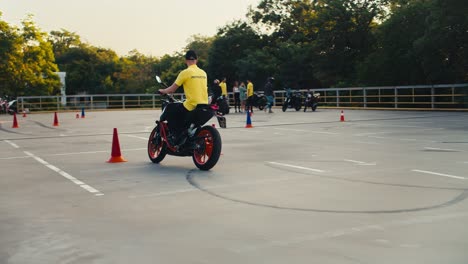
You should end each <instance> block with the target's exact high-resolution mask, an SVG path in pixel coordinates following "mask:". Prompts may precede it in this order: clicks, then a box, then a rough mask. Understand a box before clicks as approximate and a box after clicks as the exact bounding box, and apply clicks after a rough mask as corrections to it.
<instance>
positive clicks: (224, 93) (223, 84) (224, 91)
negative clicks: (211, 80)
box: [219, 82, 227, 96]
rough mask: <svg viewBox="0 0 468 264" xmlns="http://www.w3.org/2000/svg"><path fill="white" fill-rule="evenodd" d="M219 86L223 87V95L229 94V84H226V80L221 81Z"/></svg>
mask: <svg viewBox="0 0 468 264" xmlns="http://www.w3.org/2000/svg"><path fill="white" fill-rule="evenodd" d="M219 86H220V87H221V95H224V96H227V86H226V83H225V82H221V83H220V84H219Z"/></svg>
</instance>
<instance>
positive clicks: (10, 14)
mask: <svg viewBox="0 0 468 264" xmlns="http://www.w3.org/2000/svg"><path fill="white" fill-rule="evenodd" d="M259 2H260V0H198V1H190V0H166V1H163V0H0V11H1V12H2V13H3V15H2V17H1V19H2V20H4V21H6V22H7V23H9V24H10V25H16V26H20V25H21V20H23V19H24V18H26V16H27V15H28V14H33V15H34V17H33V21H34V22H35V23H36V25H37V26H38V27H39V28H40V30H41V31H44V32H50V31H52V30H60V29H66V30H68V31H70V32H74V33H76V34H78V35H79V36H80V37H81V41H82V42H87V43H89V44H90V45H93V46H97V47H103V48H109V49H112V50H114V51H115V52H117V53H118V54H119V55H121V56H124V55H126V54H128V52H129V51H131V50H133V49H136V50H138V51H139V52H140V53H143V54H145V55H148V56H157V57H161V56H163V55H165V54H170V55H172V54H174V53H175V52H179V51H182V50H183V49H184V47H185V46H186V45H187V42H188V40H189V39H190V37H191V36H193V35H201V36H214V35H215V34H216V32H217V30H218V28H221V27H223V26H225V25H227V24H230V23H231V22H233V21H235V20H237V19H245V16H246V14H247V11H248V8H249V6H253V7H255V6H256V5H257V4H258V3H259Z"/></svg>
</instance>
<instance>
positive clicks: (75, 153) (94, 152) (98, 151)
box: [44, 148, 146, 157]
mask: <svg viewBox="0 0 468 264" xmlns="http://www.w3.org/2000/svg"><path fill="white" fill-rule="evenodd" d="M144 149H146V148H136V149H122V150H121V151H122V152H123V151H136V150H144ZM104 152H111V150H97V151H83V152H70V153H58V154H48V155H44V156H45V157H51V156H68V155H81V154H96V153H104Z"/></svg>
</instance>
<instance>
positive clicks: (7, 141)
mask: <svg viewBox="0 0 468 264" xmlns="http://www.w3.org/2000/svg"><path fill="white" fill-rule="evenodd" d="M4 141H5V142H6V143H8V144H10V145H11V146H12V147H14V148H19V146H18V145H16V144H15V143H13V142H11V141H10V140H4Z"/></svg>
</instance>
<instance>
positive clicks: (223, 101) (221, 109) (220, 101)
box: [211, 95, 230, 115]
mask: <svg viewBox="0 0 468 264" xmlns="http://www.w3.org/2000/svg"><path fill="white" fill-rule="evenodd" d="M211 100H213V98H212V99H211ZM211 105H215V106H216V107H217V111H216V113H217V114H219V115H227V114H229V109H230V107H229V103H228V99H227V98H226V97H225V96H224V95H222V96H220V97H218V98H217V99H216V100H214V101H212V102H211Z"/></svg>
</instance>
